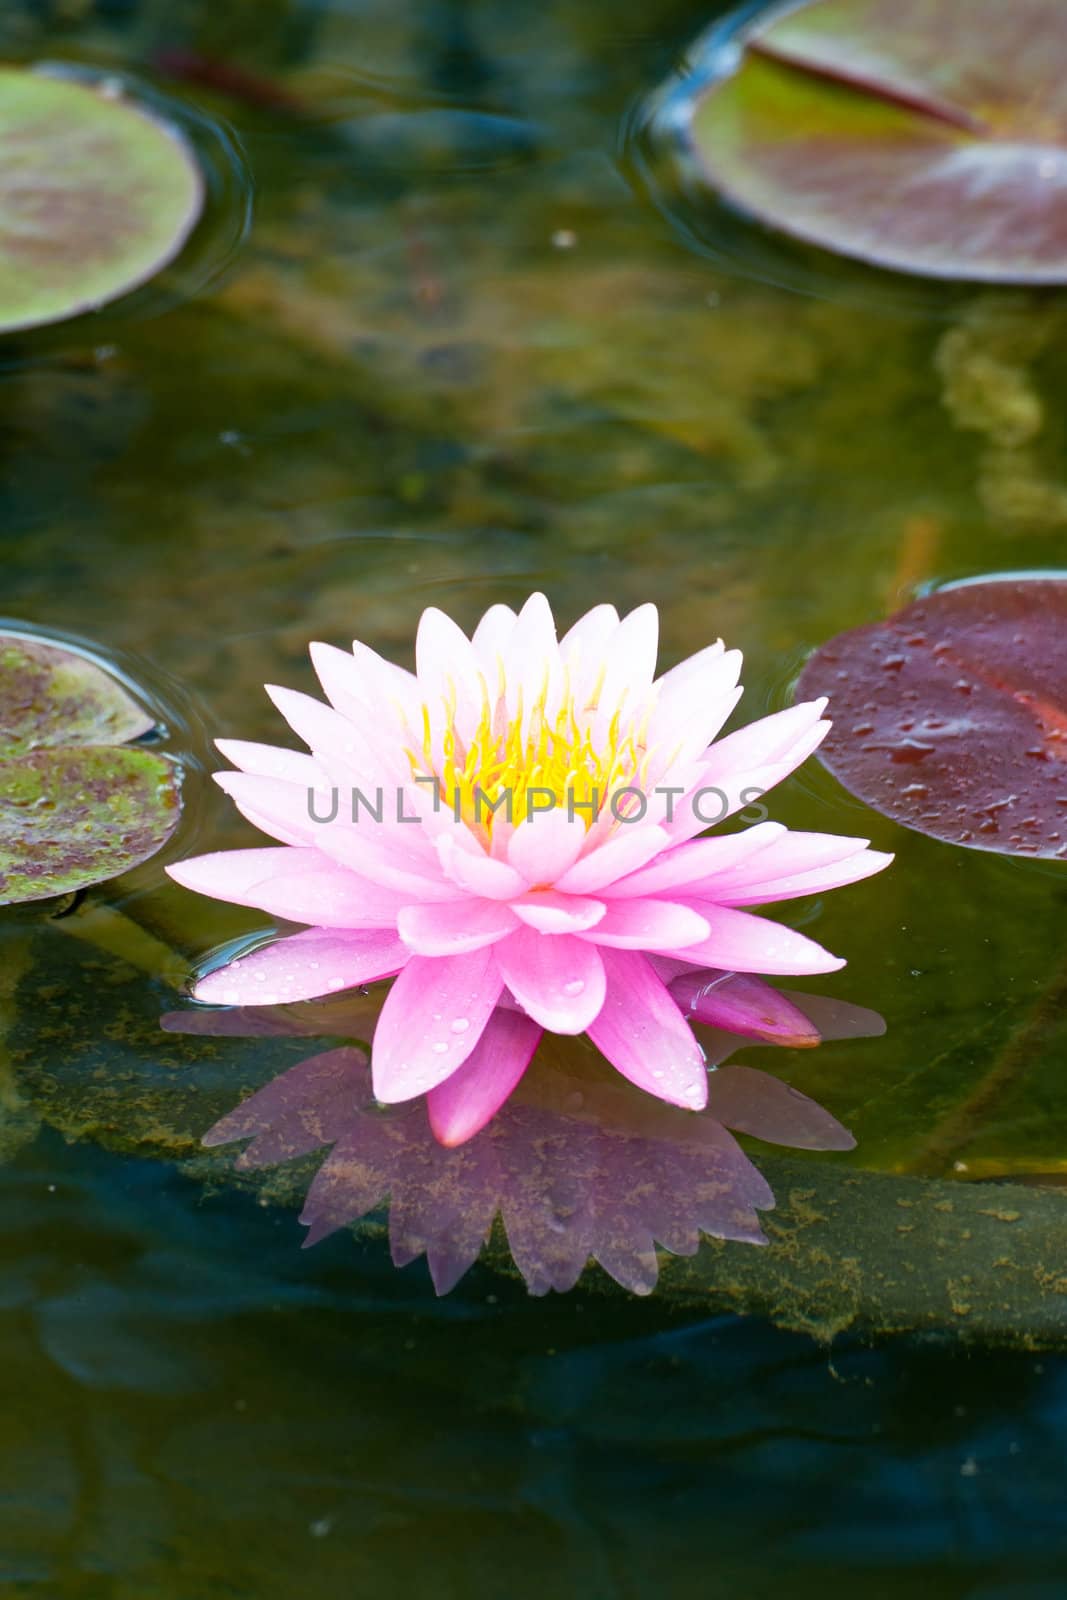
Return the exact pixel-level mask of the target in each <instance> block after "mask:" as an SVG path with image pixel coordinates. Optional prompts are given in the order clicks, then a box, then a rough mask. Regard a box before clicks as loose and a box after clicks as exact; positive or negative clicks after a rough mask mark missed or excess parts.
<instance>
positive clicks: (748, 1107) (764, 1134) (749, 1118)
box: [708, 1067, 856, 1150]
mask: <svg viewBox="0 0 1067 1600" xmlns="http://www.w3.org/2000/svg"><path fill="white" fill-rule="evenodd" d="M708 1110H709V1111H710V1112H711V1114H712V1116H713V1117H714V1118H715V1119H716V1121H717V1122H721V1123H723V1124H725V1126H726V1127H727V1128H735V1129H736V1130H737V1132H738V1133H750V1134H752V1135H754V1137H755V1138H757V1139H766V1140H767V1142H768V1144H785V1145H791V1146H792V1147H793V1148H794V1149H796V1150H854V1149H855V1147H856V1141H855V1139H854V1138H853V1137H852V1135H851V1134H850V1133H849V1131H848V1129H847V1128H843V1127H842V1126H841V1124H840V1122H838V1120H837V1118H836V1117H832V1116H831V1115H830V1113H829V1112H828V1111H825V1110H824V1109H823V1107H822V1106H820V1105H818V1104H817V1102H816V1101H814V1100H809V1099H808V1096H807V1095H806V1094H801V1092H800V1090H799V1089H794V1088H792V1087H791V1086H790V1085H789V1084H787V1083H783V1082H782V1081H781V1079H780V1078H775V1077H772V1075H771V1074H770V1073H769V1072H758V1071H757V1070H756V1068H755V1067H719V1068H717V1070H716V1071H715V1072H713V1073H712V1075H711V1080H710V1087H709V1092H708Z"/></svg>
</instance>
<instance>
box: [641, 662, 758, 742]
mask: <svg viewBox="0 0 1067 1600" xmlns="http://www.w3.org/2000/svg"><path fill="white" fill-rule="evenodd" d="M741 660H742V657H741V652H740V650H724V649H723V644H722V640H721V639H720V640H719V641H718V643H717V644H713V645H709V646H708V647H707V649H705V650H701V651H699V652H698V653H697V654H696V655H694V656H690V657H689V659H688V660H686V661H682V662H680V663H679V664H678V666H676V667H673V668H672V669H671V671H670V672H665V673H664V674H663V676H662V677H661V678H659V679H657V681H656V686H655V689H656V707H655V710H654V711H653V713H652V716H651V718H650V720H649V725H648V743H649V745H650V746H652V747H653V748H656V747H660V746H666V747H668V748H673V747H674V746H675V745H682V746H689V747H690V748H691V749H692V751H693V752H694V753H695V754H699V752H700V751H702V750H704V749H705V748H706V747H707V746H708V745H709V744H710V743H711V741H712V740H713V739H714V737H715V735H716V734H717V733H718V732H719V730H720V728H721V727H722V725H723V723H724V722H725V721H726V719H727V717H728V716H729V715H730V712H731V711H732V710H733V708H734V706H735V705H736V704H737V702H738V700H739V699H740V694H741V691H740V690H739V689H738V687H737V680H738V677H739V675H740V672H741Z"/></svg>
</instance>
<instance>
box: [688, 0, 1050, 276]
mask: <svg viewBox="0 0 1067 1600" xmlns="http://www.w3.org/2000/svg"><path fill="white" fill-rule="evenodd" d="M750 16H751V14H750V13H749V12H745V13H743V14H742V15H741V18H740V21H739V25H738V26H737V28H736V29H734V31H733V32H732V33H731V32H730V31H729V30H726V32H725V33H724V32H722V31H721V30H717V31H716V32H715V33H713V34H712V35H709V39H708V57H710V59H708V58H703V59H702V58H700V56H699V52H698V60H697V71H696V73H695V75H694V78H693V80H692V93H691V95H689V97H688V100H687V102H686V103H685V104H684V105H683V107H682V110H683V113H684V115H683V122H684V123H685V125H686V131H687V136H688V138H689V140H690V142H691V145H692V148H693V150H694V152H695V154H696V156H697V158H698V160H699V162H700V164H701V166H702V168H703V171H704V175H705V177H706V178H707V180H708V181H709V182H710V183H711V184H712V185H713V186H714V188H715V189H717V190H718V191H719V192H720V193H721V194H722V195H723V196H724V197H725V198H726V199H727V200H729V201H731V202H732V203H733V204H735V205H736V206H737V207H738V208H739V209H740V210H742V211H744V212H746V213H748V214H749V215H750V216H752V217H755V218H756V219H758V220H759V221H762V222H766V223H769V224H770V225H771V226H773V227H775V228H777V229H779V230H781V231H782V232H784V233H788V234H792V235H793V236H794V237H797V238H800V239H804V240H807V241H808V242H810V243H813V244H817V245H822V246H824V247H825V248H827V249H830V250H835V251H838V252H840V253H841V254H844V255H849V256H854V257H858V258H860V259H861V260H864V261H868V262H871V263H874V264H877V265H881V266H887V267H892V268H895V269H897V270H900V271H905V272H915V273H921V274H925V275H928V276H932V277H941V278H959V279H970V280H981V281H987V282H1005V283H1006V282H1011V283H1063V282H1067V204H1065V202H1067V94H1065V92H1064V83H1065V81H1067V71H1065V68H1067V33H1065V31H1064V25H1063V24H1064V17H1063V7H1062V4H1061V3H1060V0H1011V4H1010V5H1007V4H1005V3H1004V0H809V3H800V4H796V3H791V4H789V3H787V4H783V5H777V6H768V7H767V8H766V10H765V11H764V12H760V13H759V14H758V15H757V16H756V18H755V19H754V20H750Z"/></svg>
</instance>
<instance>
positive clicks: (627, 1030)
mask: <svg viewBox="0 0 1067 1600" xmlns="http://www.w3.org/2000/svg"><path fill="white" fill-rule="evenodd" d="M603 960H604V965H605V967H606V969H607V975H608V992H607V998H606V1000H605V1001H604V1006H603V1009H602V1010H601V1012H600V1014H599V1015H598V1016H597V1017H596V1018H595V1020H594V1021H593V1022H592V1023H591V1024H590V1025H589V1026H588V1028H587V1029H586V1032H587V1033H588V1034H589V1037H590V1039H591V1040H592V1041H593V1043H594V1044H595V1045H596V1047H597V1049H598V1050H599V1051H600V1053H601V1055H604V1056H606V1057H607V1059H608V1060H609V1061H610V1062H611V1064H612V1066H613V1067H615V1068H616V1069H617V1070H618V1071H619V1072H621V1073H622V1075H623V1077H624V1078H629V1080H630V1082H631V1083H636V1084H637V1086H638V1088H640V1089H647V1090H648V1092H649V1093H650V1094H654V1095H656V1096H658V1097H659V1099H661V1100H667V1101H669V1102H670V1104H671V1105H676V1106H684V1107H686V1109H687V1110H690V1111H699V1110H701V1109H702V1108H703V1106H704V1104H705V1102H706V1100H707V1094H708V1074H707V1071H706V1069H705V1066H704V1053H703V1051H702V1050H701V1048H700V1046H699V1044H698V1043H697V1041H696V1039H695V1038H694V1037H693V1033H692V1030H691V1029H690V1027H689V1024H688V1023H687V1022H686V1020H685V1018H684V1017H683V1016H682V1013H681V1012H680V1011H679V1009H678V1007H677V1006H676V1005H675V1003H674V1001H673V1000H672V999H671V996H670V994H669V992H668V990H667V988H666V986H665V985H664V984H663V983H662V982H661V981H660V979H659V978H657V977H656V974H655V973H654V972H653V971H652V968H651V967H650V966H649V964H648V962H647V961H646V960H645V958H644V957H643V956H641V955H637V954H635V953H634V952H632V951H628V950H607V951H604V953H603Z"/></svg>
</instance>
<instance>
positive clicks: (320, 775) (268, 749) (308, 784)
mask: <svg viewBox="0 0 1067 1600" xmlns="http://www.w3.org/2000/svg"><path fill="white" fill-rule="evenodd" d="M215 749H216V750H217V751H218V752H219V754H220V755H221V756H222V757H224V759H225V760H227V761H230V762H232V763H233V765H234V766H235V767H236V768H237V769H238V771H240V772H251V773H254V774H255V776H256V777H259V778H280V779H281V781H282V782H283V783H297V784H300V785H301V786H302V787H303V788H305V789H318V788H326V787H328V785H329V780H328V779H327V777H326V774H325V773H324V772H323V770H322V768H321V767H320V766H319V764H318V763H317V762H316V760H315V759H314V757H313V756H309V755H305V754H304V752H303V750H285V749H283V748H282V747H281V746H279V745H273V744H251V743H249V741H248V740H247V739H216V740H215Z"/></svg>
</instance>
